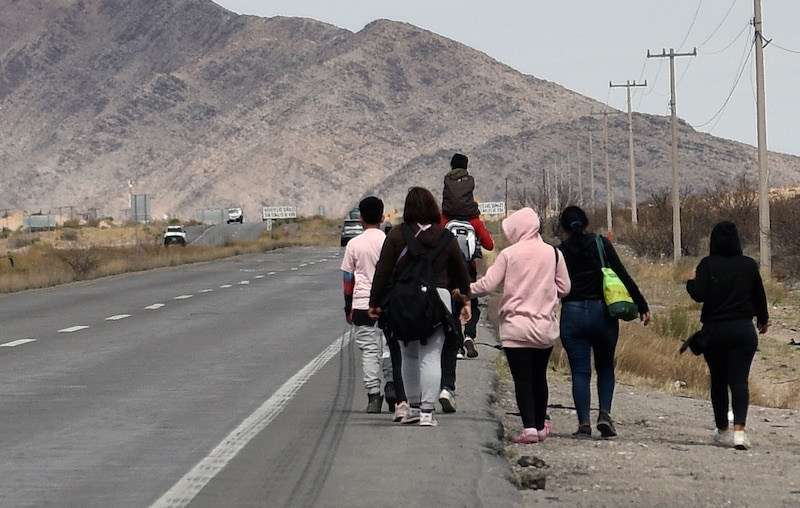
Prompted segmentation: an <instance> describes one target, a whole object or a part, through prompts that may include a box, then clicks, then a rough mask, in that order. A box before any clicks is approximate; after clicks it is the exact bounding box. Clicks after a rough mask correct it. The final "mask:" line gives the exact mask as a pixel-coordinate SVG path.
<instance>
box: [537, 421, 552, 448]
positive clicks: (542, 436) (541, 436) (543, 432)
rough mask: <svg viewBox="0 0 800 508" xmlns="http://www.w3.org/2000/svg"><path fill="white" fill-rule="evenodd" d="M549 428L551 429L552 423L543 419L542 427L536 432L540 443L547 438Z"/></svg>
mask: <svg viewBox="0 0 800 508" xmlns="http://www.w3.org/2000/svg"><path fill="white" fill-rule="evenodd" d="M551 429H552V425H550V420H545V421H544V428H543V429H542V430H539V431H537V432H536V433H537V434H538V437H539V442H540V443H541V442H542V441H544V440H545V439H547V436H549V435H550V430H551Z"/></svg>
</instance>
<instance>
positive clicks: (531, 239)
mask: <svg viewBox="0 0 800 508" xmlns="http://www.w3.org/2000/svg"><path fill="white" fill-rule="evenodd" d="M502 227H503V232H504V233H505V235H506V238H508V241H509V242H510V243H511V245H509V246H508V247H506V248H505V249H503V250H502V251H500V253H499V254H498V256H497V259H496V260H495V262H494V263H493V264H492V266H490V267H489V268H488V269H487V270H486V275H485V276H483V277H481V278H480V279H478V281H477V282H473V283H472V284H470V290H471V291H472V295H473V296H485V295H488V294H489V293H491V292H493V291H494V290H495V289H497V288H498V287H499V286H500V285H501V284H502V285H503V296H502V298H501V300H500V308H499V314H500V320H499V330H498V333H499V335H500V343H501V344H502V346H503V351H504V352H505V355H506V359H507V360H508V367H509V369H510V370H511V376H512V377H513V378H514V392H515V396H516V399H517V407H519V412H520V416H521V417H522V424H523V427H524V430H523V431H522V433H521V434H520V435H519V436H517V437H516V438H515V439H514V441H515V442H516V443H538V442H541V441H544V440H545V439H547V436H549V435H550V429H551V426H550V422H549V421H548V420H547V418H546V412H547V401H548V397H549V390H548V386H547V363H548V361H549V360H550V354H551V353H552V352H553V345H554V344H555V343H556V341H557V340H558V335H559V326H558V318H557V316H556V310H557V309H558V302H559V298H563V297H565V296H566V295H567V294H568V293H569V291H570V280H569V273H568V272H567V265H566V263H565V262H564V258H563V256H561V255H560V254H559V253H558V250H557V249H556V248H555V247H554V246H552V245H548V244H547V243H545V242H544V240H543V239H542V236H541V234H540V233H539V227H540V220H539V216H538V215H537V213H536V212H535V211H534V210H533V209H531V208H523V209H521V210H518V211H516V212H514V213H513V214H511V215H510V216H509V217H508V218H507V219H505V220H504V221H503V225H502Z"/></svg>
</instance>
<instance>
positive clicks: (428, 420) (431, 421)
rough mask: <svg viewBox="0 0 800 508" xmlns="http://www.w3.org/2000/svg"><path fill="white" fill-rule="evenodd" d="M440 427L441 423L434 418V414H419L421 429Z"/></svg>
mask: <svg viewBox="0 0 800 508" xmlns="http://www.w3.org/2000/svg"><path fill="white" fill-rule="evenodd" d="M438 425H439V422H438V421H436V418H434V417H433V412H430V413H420V414H419V426H420V427H436V426H438Z"/></svg>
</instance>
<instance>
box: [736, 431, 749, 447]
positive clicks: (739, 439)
mask: <svg viewBox="0 0 800 508" xmlns="http://www.w3.org/2000/svg"><path fill="white" fill-rule="evenodd" d="M733 447H734V448H736V449H737V450H749V449H750V440H749V439H747V434H745V433H744V431H743V430H734V431H733Z"/></svg>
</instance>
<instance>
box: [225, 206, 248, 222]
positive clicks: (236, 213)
mask: <svg viewBox="0 0 800 508" xmlns="http://www.w3.org/2000/svg"><path fill="white" fill-rule="evenodd" d="M231 222H238V223H239V224H241V223H243V222H244V212H242V209H241V208H228V222H227V224H230V223H231Z"/></svg>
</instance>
